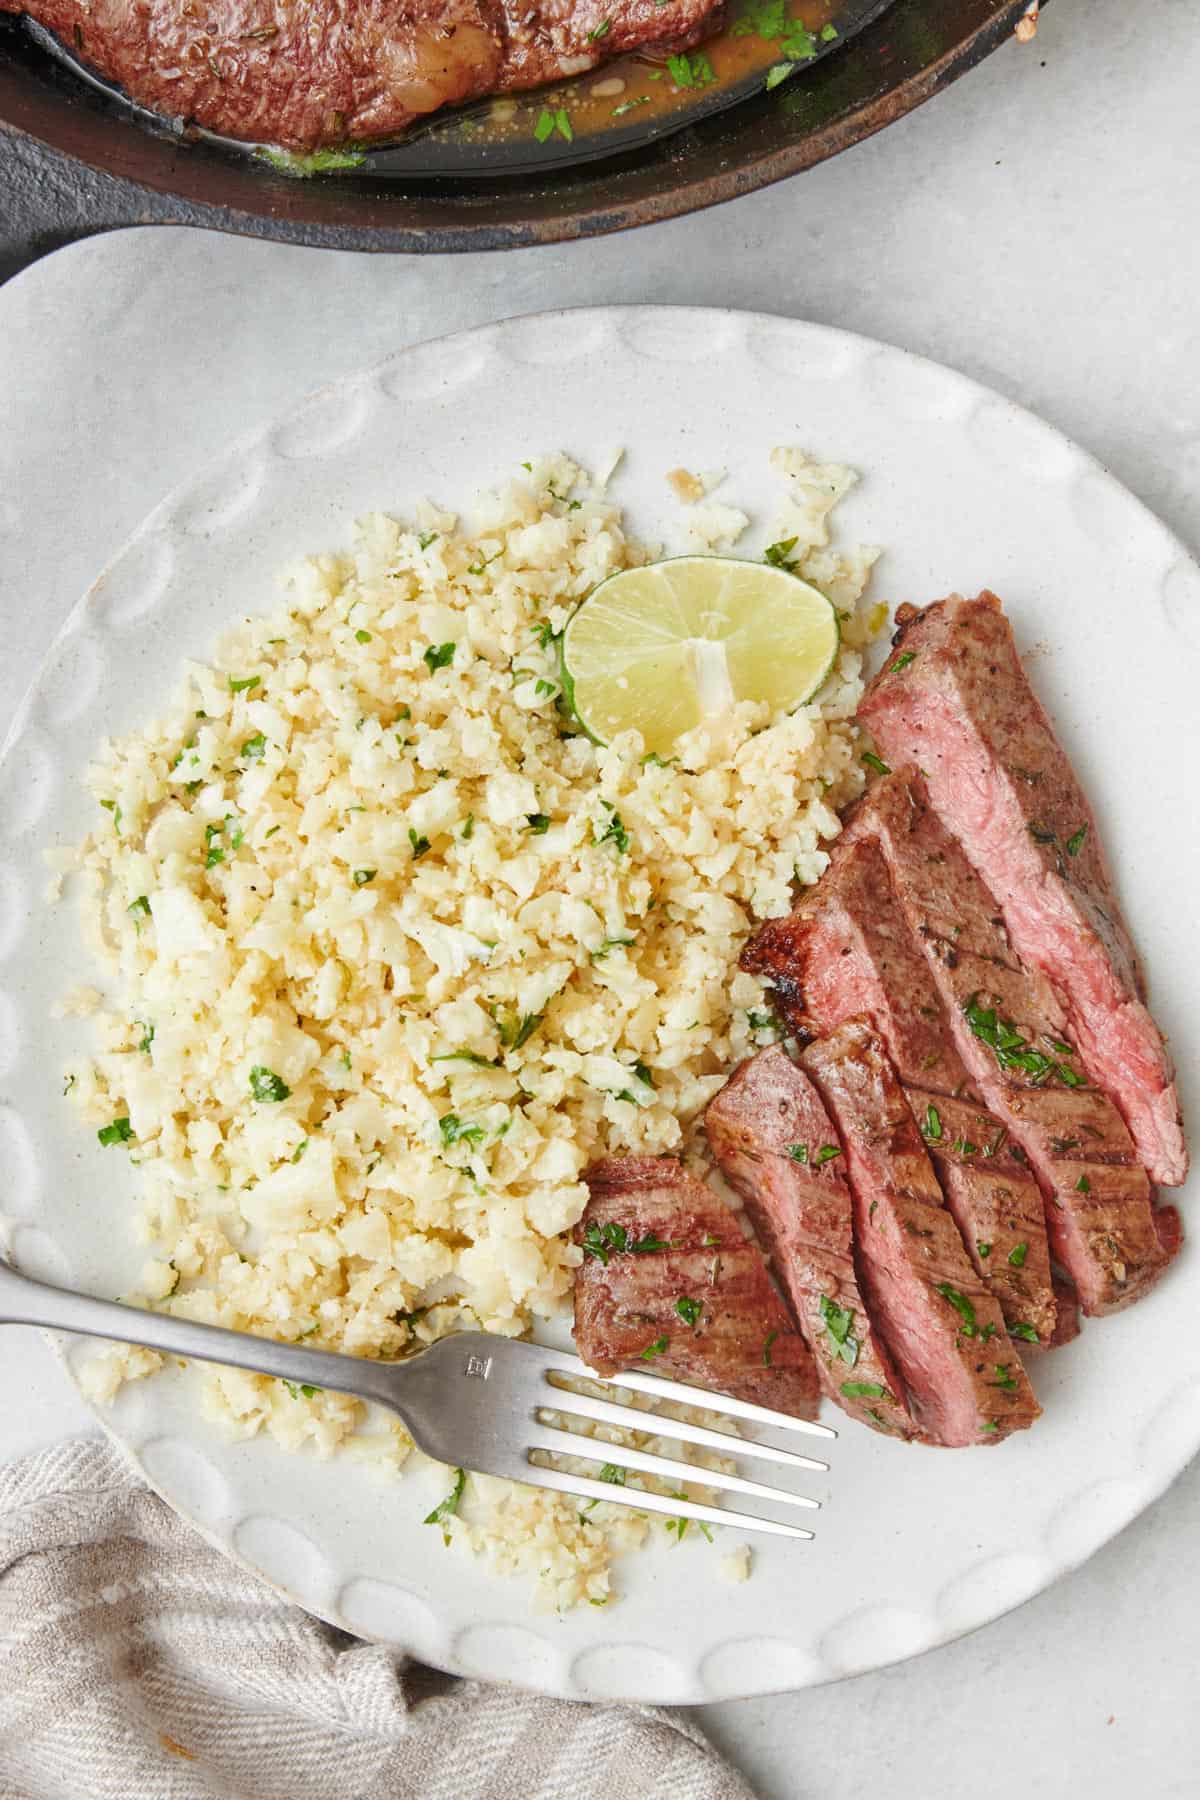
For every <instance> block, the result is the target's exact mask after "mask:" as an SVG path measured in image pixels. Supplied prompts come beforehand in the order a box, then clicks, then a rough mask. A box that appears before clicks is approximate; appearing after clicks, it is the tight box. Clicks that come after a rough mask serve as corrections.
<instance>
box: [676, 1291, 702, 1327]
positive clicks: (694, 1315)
mask: <svg viewBox="0 0 1200 1800" xmlns="http://www.w3.org/2000/svg"><path fill="white" fill-rule="evenodd" d="M675 1311H676V1312H677V1313H678V1314H679V1316H680V1318H681V1319H682V1320H683V1322H684V1324H685V1325H694V1324H695V1323H696V1321H697V1320H698V1319H699V1317H700V1302H699V1301H698V1300H690V1299H689V1298H688V1296H687V1295H686V1294H684V1295H681V1296H680V1298H679V1299H678V1300H677V1301H676V1302H675Z"/></svg>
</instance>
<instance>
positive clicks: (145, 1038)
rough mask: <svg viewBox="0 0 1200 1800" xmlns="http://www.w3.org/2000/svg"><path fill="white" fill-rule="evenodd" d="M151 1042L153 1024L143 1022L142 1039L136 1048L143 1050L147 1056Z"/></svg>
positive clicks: (152, 1039)
mask: <svg viewBox="0 0 1200 1800" xmlns="http://www.w3.org/2000/svg"><path fill="white" fill-rule="evenodd" d="M139 1023H140V1021H139ZM153 1042H154V1027H153V1025H145V1024H143V1025H142V1041H141V1043H140V1044H139V1045H138V1049H139V1050H144V1051H145V1052H146V1054H147V1056H148V1055H149V1054H150V1046H151V1044H152V1043H153Z"/></svg>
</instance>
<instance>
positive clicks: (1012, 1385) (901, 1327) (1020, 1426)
mask: <svg viewBox="0 0 1200 1800" xmlns="http://www.w3.org/2000/svg"><path fill="white" fill-rule="evenodd" d="M804 1064H805V1067H806V1068H807V1069H808V1070H809V1072H810V1073H811V1075H812V1077H813V1079H814V1081H815V1082H816V1084H817V1086H818V1087H819V1088H820V1090H821V1093H822V1096H823V1097H824V1100H825V1103H826V1105H827V1106H828V1108H829V1110H830V1112H831V1114H832V1115H833V1117H834V1118H835V1119H836V1121H837V1125H838V1130H839V1132H840V1134H841V1138H842V1142H843V1144H844V1145H845V1150H846V1160H847V1164H848V1167H849V1175H850V1188H851V1191H852V1193H853V1195H854V1240H855V1244H856V1245H857V1248H858V1259H859V1275H860V1279H861V1281H862V1284H863V1289H864V1291H865V1293H866V1297H867V1305H868V1307H869V1308H870V1312H871V1317H872V1318H873V1319H874V1321H875V1323H876V1325H877V1326H878V1328H879V1330H880V1331H881V1332H882V1334H883V1337H884V1339H885V1341H886V1343H887V1347H888V1350H889V1351H890V1353H891V1355H892V1357H893V1359H894V1360H895V1363H896V1365H897V1367H898V1368H899V1370H900V1374H901V1377H902V1378H903V1381H904V1385H905V1387H906V1388H907V1390H908V1399H909V1404H910V1405H911V1406H912V1408H913V1410H914V1412H915V1414H916V1417H917V1418H918V1420H919V1421H920V1423H921V1425H922V1426H923V1427H924V1430H925V1432H926V1433H927V1434H928V1436H929V1437H930V1438H931V1439H932V1441H933V1442H934V1443H937V1444H945V1445H948V1446H959V1445H965V1444H989V1443H996V1442H998V1441H999V1440H1000V1439H1001V1438H1004V1437H1007V1436H1008V1435H1009V1433H1010V1432H1013V1431H1023V1430H1024V1429H1025V1428H1026V1427H1027V1426H1029V1425H1032V1424H1033V1421H1034V1420H1035V1419H1036V1418H1037V1417H1038V1414H1039V1412H1040V1410H1041V1409H1040V1407H1039V1406H1038V1403H1037V1401H1036V1399H1035V1398H1034V1394H1033V1389H1032V1388H1031V1387H1030V1385H1029V1378H1028V1376H1027V1375H1026V1373H1025V1370H1024V1368H1023V1367H1022V1365H1021V1360H1020V1358H1019V1357H1018V1356H1016V1355H1014V1353H1013V1350H1012V1347H1011V1345H1010V1344H1009V1341H1008V1338H1007V1336H1006V1335H1005V1330H1004V1317H1003V1315H1002V1313H1001V1311H1000V1308H999V1306H998V1305H997V1304H996V1301H995V1300H994V1299H993V1297H992V1295H991V1294H990V1293H989V1292H988V1290H987V1288H986V1287H984V1285H983V1283H982V1282H981V1281H980V1279H979V1277H978V1275H977V1274H976V1273H975V1270H974V1268H973V1267H972V1265H971V1262H970V1261H969V1259H968V1257H967V1253H966V1251H965V1249H964V1248H963V1243H962V1238H961V1237H960V1236H959V1231H958V1226H957V1225H956V1224H955V1222H954V1220H953V1219H952V1218H951V1217H950V1214H949V1213H948V1212H947V1210H946V1207H945V1205H944V1203H943V1201H942V1193H941V1189H940V1188H939V1187H938V1184H937V1180H936V1178H935V1176H934V1173H933V1169H932V1167H931V1165H930V1161H929V1158H928V1157H927V1156H926V1154H925V1147H924V1145H923V1144H922V1142H921V1134H920V1132H919V1131H918V1130H917V1124H916V1120H915V1119H914V1118H913V1116H912V1112H911V1109H910V1108H909V1104H908V1101H907V1100H906V1099H905V1097H904V1092H903V1089H902V1088H901V1086H900V1083H899V1082H898V1080H897V1079H896V1075H895V1071H894V1070H893V1069H892V1066H891V1064H890V1063H889V1062H888V1059H887V1055H886V1053H885V1051H884V1048H883V1045H882V1043H881V1042H880V1040H879V1038H878V1037H876V1035H875V1033H874V1032H873V1031H872V1030H871V1029H870V1027H869V1026H868V1025H867V1024H866V1023H865V1022H863V1021H855V1022H852V1023H849V1024H846V1025H842V1026H839V1028H838V1029H837V1030H836V1031H835V1032H833V1033H832V1034H831V1035H830V1036H829V1037H826V1038H818V1039H817V1040H816V1041H815V1042H814V1043H812V1044H810V1045H809V1047H808V1049H807V1050H806V1051H805V1052H804Z"/></svg>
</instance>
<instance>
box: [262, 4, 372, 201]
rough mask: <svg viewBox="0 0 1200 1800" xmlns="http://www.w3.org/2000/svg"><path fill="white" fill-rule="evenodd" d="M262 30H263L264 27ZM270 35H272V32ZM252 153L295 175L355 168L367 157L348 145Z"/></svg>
mask: <svg viewBox="0 0 1200 1800" xmlns="http://www.w3.org/2000/svg"><path fill="white" fill-rule="evenodd" d="M263 30H264V32H265V30H266V27H264V28H263ZM249 35H250V36H252V37H257V36H258V35H259V33H257V32H251V33H250V34H249ZM271 35H272V36H273V35H274V33H272V34H271ZM254 154H255V156H260V157H261V158H262V160H263V161H264V162H269V163H270V165H271V167H272V168H273V169H277V170H278V172H279V173H280V174H281V175H292V176H297V177H306V176H309V175H326V174H328V173H329V171H330V170H331V169H357V168H358V167H359V165H360V164H361V163H364V162H365V161H366V159H367V158H366V151H365V150H355V149H352V148H350V147H347V148H346V149H344V150H336V149H325V150H309V151H306V152H305V154H304V155H303V156H299V155H297V153H296V152H295V151H294V150H277V149H275V148H274V147H273V146H264V147H263V148H262V149H260V150H256V151H255V152H254Z"/></svg>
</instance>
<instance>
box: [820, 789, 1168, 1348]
mask: <svg viewBox="0 0 1200 1800" xmlns="http://www.w3.org/2000/svg"><path fill="white" fill-rule="evenodd" d="M850 834H851V835H853V836H856V837H857V836H869V837H874V838H876V839H877V840H878V842H879V845H880V848H881V849H882V851H883V854H884V858H885V860H886V862H887V864H888V868H889V871H890V873H891V876H892V885H893V889H894V891H895V893H896V896H897V898H898V900H899V902H900V905H901V908H902V909H903V911H904V914H905V916H906V918H907V920H908V923H909V925H910V927H911V928H912V930H913V932H914V933H915V935H916V937H917V939H918V941H919V942H920V943H921V945H922V946H923V948H924V950H925V955H926V959H927V961H928V964H929V967H930V969H931V970H932V972H933V975H934V978H935V980H936V982H937V986H938V989H939V991H940V993H941V996H942V1000H943V1002H944V1004H945V1007H946V1011H947V1015H948V1017H949V1018H950V1021H951V1024H952V1027H953V1031H954V1038H955V1043H956V1046H957V1049H958V1053H959V1055H960V1056H961V1058H962V1060H963V1062H964V1063H965V1064H966V1066H967V1068H968V1069H969V1070H970V1072H971V1076H972V1078H973V1080H974V1081H975V1083H976V1084H977V1086H978V1088H979V1091H980V1093H981V1094H982V1096H983V1098H984V1099H985V1100H986V1102H987V1105H988V1108H989V1110H990V1111H991V1112H993V1113H994V1114H996V1115H997V1117H998V1118H1000V1119H1002V1120H1003V1122H1004V1124H1005V1125H1006V1126H1007V1127H1008V1130H1009V1132H1010V1134H1011V1136H1012V1138H1013V1139H1014V1140H1015V1142H1016V1143H1017V1144H1018V1145H1019V1147H1020V1148H1021V1150H1023V1151H1024V1153H1025V1154H1026V1156H1028V1158H1029V1161H1030V1165H1031V1167H1032V1169H1033V1172H1034V1174H1035V1175H1036V1176H1037V1179H1038V1182H1039V1184H1040V1186H1041V1189H1042V1194H1043V1198H1044V1200H1045V1203H1046V1226H1047V1231H1048V1234H1049V1238H1050V1247H1051V1250H1052V1251H1053V1253H1054V1255H1055V1256H1056V1258H1057V1259H1058V1261H1059V1262H1060V1263H1061V1264H1062V1266H1063V1267H1064V1268H1065V1269H1066V1271H1067V1273H1068V1275H1070V1277H1071V1279H1072V1280H1073V1281H1074V1283H1075V1285H1076V1287H1077V1288H1078V1290H1079V1297H1080V1300H1081V1302H1082V1304H1083V1310H1084V1311H1085V1312H1086V1313H1104V1312H1114V1311H1116V1310H1117V1309H1118V1308H1120V1307H1122V1306H1127V1305H1129V1303H1130V1302H1131V1301H1133V1300H1136V1299H1137V1298H1138V1297H1139V1295H1141V1294H1142V1293H1144V1292H1145V1291H1146V1289H1147V1288H1149V1287H1151V1286H1152V1285H1153V1284H1154V1282H1155V1281H1157V1279H1158V1277H1159V1276H1160V1275H1161V1274H1162V1272H1163V1270H1164V1269H1165V1268H1166V1266H1167V1263H1168V1262H1169V1261H1170V1259H1171V1257H1172V1255H1173V1254H1174V1246H1175V1245H1177V1243H1178V1231H1179V1226H1178V1215H1176V1214H1175V1213H1174V1210H1173V1209H1172V1208H1168V1207H1163V1208H1160V1209H1158V1210H1157V1211H1156V1210H1155V1208H1154V1205H1153V1196H1152V1193H1151V1189H1150V1183H1149V1181H1148V1180H1147V1178H1146V1172H1145V1170H1144V1169H1143V1168H1142V1167H1141V1165H1140V1164H1139V1162H1138V1160H1137V1156H1136V1153H1135V1151H1134V1146H1133V1143H1132V1140H1131V1139H1130V1136H1129V1132H1128V1131H1127V1130H1126V1127H1125V1123H1124V1121H1123V1120H1122V1118H1121V1115H1120V1114H1119V1113H1118V1111H1117V1109H1116V1107H1115V1106H1114V1105H1113V1104H1112V1102H1111V1100H1109V1099H1108V1097H1107V1095H1105V1094H1103V1093H1101V1092H1100V1091H1099V1090H1098V1089H1096V1088H1091V1087H1083V1086H1080V1084H1079V1082H1078V1080H1076V1079H1068V1078H1067V1076H1066V1071H1067V1070H1068V1069H1069V1070H1070V1071H1071V1073H1072V1075H1074V1074H1075V1070H1074V1065H1073V1063H1072V1061H1071V1059H1070V1057H1069V1056H1068V1054H1067V1052H1066V1049H1065V1048H1064V1046H1070V1045H1071V1038H1070V1036H1069V1035H1068V1033H1069V1027H1068V1025H1067V1022H1066V1020H1065V1018H1064V1016H1063V1013H1062V1009H1061V1008H1060V1006H1059V1005H1058V1002H1057V1001H1056V999H1055V996H1054V994H1053V992H1052V990H1051V988H1050V986H1049V984H1048V983H1047V982H1046V981H1044V980H1043V979H1042V978H1041V977H1040V976H1037V975H1031V974H1029V973H1028V972H1027V971H1026V970H1025V969H1024V968H1022V966H1021V964H1020V962H1019V961H1018V960H1017V958H1016V956H1015V955H1014V952H1013V949H1012V946H1011V945H1010V943H1009V940H1008V934H1007V932H1006V930H1005V926H1004V920H1003V918H1002V917H1001V916H1000V914H999V912H998V911H997V909H996V903H995V901H994V899H993V898H992V896H991V894H990V893H989V892H988V890H987V888H986V887H985V886H984V885H983V882H982V881H981V880H980V878H979V876H978V875H977V874H976V872H975V870H974V869H973V868H972V866H971V864H970V863H969V862H968V860H967V857H966V854H965V852H964V851H963V849H962V847H961V846H960V845H959V844H958V842H957V841H956V840H955V839H954V838H953V837H951V836H950V834H949V832H948V831H947V830H946V829H945V827H944V825H943V824H942V823H941V821H940V819H939V818H938V816H937V814H936V813H935V812H934V810H933V808H932V807H931V806H930V804H929V799H928V795H927V792H926V789H925V784H924V782H923V781H922V779H921V777H920V776H919V775H918V774H917V773H916V771H915V770H908V771H904V770H901V771H898V772H897V773H896V774H895V775H890V776H889V777H888V778H887V780H885V781H880V782H878V783H876V785H875V786H874V787H873V788H872V789H871V791H870V793H869V794H867V795H866V797H865V799H864V800H863V801H862V803H861V804H860V806H859V807H858V808H857V810H856V811H855V813H854V817H853V820H852V823H851V825H850ZM1081 1178H1082V1179H1084V1180H1085V1181H1086V1183H1087V1186H1086V1187H1083V1188H1081V1187H1080V1186H1079V1182H1080V1179H1081Z"/></svg>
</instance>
